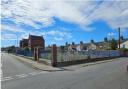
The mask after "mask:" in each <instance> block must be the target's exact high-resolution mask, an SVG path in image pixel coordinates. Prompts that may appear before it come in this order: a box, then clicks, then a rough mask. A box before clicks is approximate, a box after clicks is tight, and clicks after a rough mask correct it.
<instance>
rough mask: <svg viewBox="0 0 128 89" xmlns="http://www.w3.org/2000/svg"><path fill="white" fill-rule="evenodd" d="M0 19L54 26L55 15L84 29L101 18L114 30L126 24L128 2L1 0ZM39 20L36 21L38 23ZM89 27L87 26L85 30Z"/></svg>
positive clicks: (127, 24)
mask: <svg viewBox="0 0 128 89" xmlns="http://www.w3.org/2000/svg"><path fill="white" fill-rule="evenodd" d="M1 15H2V18H12V20H13V21H14V22H15V23H16V24H26V25H30V26H33V27H34V28H35V29H39V28H42V27H47V26H51V25H54V23H56V22H55V20H54V17H56V18H58V19H60V20H62V21H66V22H69V23H74V24H77V25H79V26H80V27H82V28H83V29H84V30H85V31H91V30H92V29H90V28H89V27H88V26H89V25H90V24H92V23H93V22H94V21H96V20H104V21H106V22H107V23H108V25H109V26H110V27H111V28H113V29H115V28H118V27H121V28H123V29H125V28H127V27H128V23H127V21H128V2H127V1H86V0H85V1H84V0H53V1H51V0H6V1H4V0H2V14H1ZM37 22H38V23H40V25H39V24H37ZM87 28H89V29H87Z"/></svg>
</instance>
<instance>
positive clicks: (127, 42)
mask: <svg viewBox="0 0 128 89" xmlns="http://www.w3.org/2000/svg"><path fill="white" fill-rule="evenodd" d="M118 47H119V45H118ZM120 48H127V49H128V40H126V41H124V42H123V43H121V44H120Z"/></svg>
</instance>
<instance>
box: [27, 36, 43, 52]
mask: <svg viewBox="0 0 128 89" xmlns="http://www.w3.org/2000/svg"><path fill="white" fill-rule="evenodd" d="M28 47H29V49H30V50H33V49H34V48H35V47H39V48H41V49H45V40H44V38H43V36H35V35H29V38H28Z"/></svg>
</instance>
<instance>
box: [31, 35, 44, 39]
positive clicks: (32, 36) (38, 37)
mask: <svg viewBox="0 0 128 89" xmlns="http://www.w3.org/2000/svg"><path fill="white" fill-rule="evenodd" d="M29 37H30V38H31V39H33V40H35V39H40V40H43V39H44V38H43V36H35V35H29Z"/></svg>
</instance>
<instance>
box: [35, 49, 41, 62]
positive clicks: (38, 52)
mask: <svg viewBox="0 0 128 89" xmlns="http://www.w3.org/2000/svg"><path fill="white" fill-rule="evenodd" d="M39 56H40V49H39V47H37V48H36V57H37V62H39Z"/></svg>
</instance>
